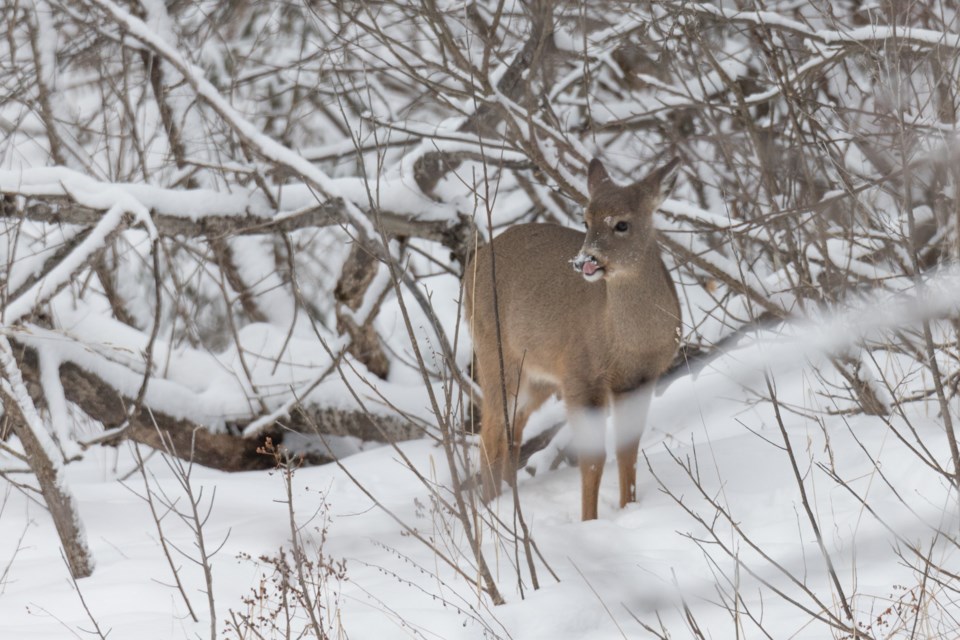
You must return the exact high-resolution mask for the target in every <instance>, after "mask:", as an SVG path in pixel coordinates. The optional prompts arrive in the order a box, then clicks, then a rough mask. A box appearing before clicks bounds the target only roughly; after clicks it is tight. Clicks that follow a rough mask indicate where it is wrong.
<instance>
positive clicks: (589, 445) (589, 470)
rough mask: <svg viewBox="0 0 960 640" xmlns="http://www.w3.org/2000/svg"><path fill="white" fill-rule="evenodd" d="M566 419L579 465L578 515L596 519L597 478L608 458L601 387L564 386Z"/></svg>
mask: <svg viewBox="0 0 960 640" xmlns="http://www.w3.org/2000/svg"><path fill="white" fill-rule="evenodd" d="M563 397H564V400H565V402H566V405H567V419H568V421H569V422H570V426H571V428H572V429H573V442H574V447H575V449H576V452H577V459H578V460H579V465H580V491H581V493H580V499H581V504H580V517H581V519H583V520H596V519H597V501H598V500H599V497H600V479H601V478H602V477H603V464H604V462H605V461H606V459H607V451H606V446H605V442H604V440H605V439H606V416H607V411H606V401H607V397H606V393H605V392H604V391H603V390H601V389H577V388H573V389H571V388H566V387H565V388H564V393H563Z"/></svg>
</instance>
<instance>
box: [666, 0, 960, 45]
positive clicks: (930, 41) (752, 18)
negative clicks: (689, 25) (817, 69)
mask: <svg viewBox="0 0 960 640" xmlns="http://www.w3.org/2000/svg"><path fill="white" fill-rule="evenodd" d="M682 6H683V9H684V10H686V11H695V12H698V13H705V14H709V15H711V16H714V17H717V18H723V19H724V20H729V21H731V22H743V23H746V24H750V25H755V26H765V27H771V28H774V29H781V30H784V31H790V32H792V33H795V34H797V35H800V36H803V37H804V38H809V39H810V40H813V41H816V42H822V43H824V44H868V43H874V42H886V41H889V40H896V41H897V42H900V43H903V44H907V45H912V46H921V47H925V48H926V47H948V48H951V49H960V34H958V33H952V32H949V31H936V30H933V29H921V28H916V27H907V26H890V25H877V24H870V25H865V26H862V27H855V28H852V29H848V30H843V31H841V30H833V29H816V28H813V27H811V26H809V25H807V24H804V23H803V22H799V21H797V20H793V19H792V18H788V17H786V16H784V15H782V14H779V13H776V12H774V11H735V10H730V9H724V8H723V7H720V6H717V5H714V4H708V3H705V2H690V3H683V5H682Z"/></svg>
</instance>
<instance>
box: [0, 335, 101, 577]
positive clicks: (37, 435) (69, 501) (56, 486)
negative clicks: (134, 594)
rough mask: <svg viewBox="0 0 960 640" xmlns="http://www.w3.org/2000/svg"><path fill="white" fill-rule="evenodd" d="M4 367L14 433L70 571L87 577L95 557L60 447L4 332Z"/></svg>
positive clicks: (0, 362) (0, 353)
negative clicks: (67, 480) (24, 379)
mask: <svg viewBox="0 0 960 640" xmlns="http://www.w3.org/2000/svg"><path fill="white" fill-rule="evenodd" d="M0 367H2V369H3V380H2V381H0V382H2V384H0V391H2V394H3V400H4V402H3V405H4V409H5V410H6V412H8V414H9V415H11V416H12V417H13V420H12V425H13V430H14V433H15V434H16V435H17V438H18V439H19V440H20V444H21V445H22V446H23V449H24V452H25V453H26V455H27V460H28V462H29V464H30V469H31V470H32V471H33V473H34V475H35V476H36V478H37V482H38V483H39V485H40V491H41V493H42V494H43V498H44V501H45V502H46V504H47V507H48V508H49V509H50V515H51V516H52V517H53V521H54V524H55V525H56V528H57V533H58V534H59V535H60V542H61V544H62V545H63V550H64V554H65V555H66V559H67V565H68V566H69V567H70V574H71V575H72V576H73V577H74V578H85V577H87V576H89V575H90V574H91V573H93V557H92V556H91V554H90V549H89V548H88V546H87V540H86V535H85V534H84V529H83V523H82V522H81V521H80V517H79V515H78V514H77V510H76V506H75V504H74V500H73V496H72V495H71V493H70V490H69V489H68V487H67V484H66V482H65V480H64V478H63V473H62V467H61V464H60V462H59V457H60V455H61V454H60V450H59V449H58V448H57V445H56V444H55V443H54V442H53V439H52V438H51V437H50V434H49V433H47V429H46V427H45V426H44V424H43V420H42V419H41V418H40V414H38V413H37V409H36V407H35V406H34V404H33V399H32V398H31V397H30V394H29V393H28V392H27V388H26V386H25V385H24V383H23V376H22V375H21V373H20V367H19V366H17V361H16V358H15V357H14V355H13V348H12V347H11V345H10V342H9V341H8V340H7V338H6V336H3V335H0Z"/></svg>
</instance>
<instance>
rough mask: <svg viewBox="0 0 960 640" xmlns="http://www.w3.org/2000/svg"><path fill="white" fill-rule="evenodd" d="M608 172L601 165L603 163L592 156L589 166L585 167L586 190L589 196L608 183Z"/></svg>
mask: <svg viewBox="0 0 960 640" xmlns="http://www.w3.org/2000/svg"><path fill="white" fill-rule="evenodd" d="M610 182H611V180H610V174H608V173H607V169H606V168H605V167H604V166H603V163H602V162H600V161H599V160H598V159H596V158H594V159H593V160H591V161H590V168H589V169H587V191H588V192H589V194H590V197H591V198H592V197H593V194H595V193H596V192H597V189H599V188H600V187H603V186H605V185H608V184H610Z"/></svg>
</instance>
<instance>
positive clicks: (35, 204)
mask: <svg viewBox="0 0 960 640" xmlns="http://www.w3.org/2000/svg"><path fill="white" fill-rule="evenodd" d="M336 182H337V184H338V185H339V188H340V189H341V191H343V192H344V193H346V194H347V195H348V196H349V197H350V198H353V199H360V200H363V199H366V197H367V196H366V191H365V189H364V187H363V184H362V181H361V180H360V179H358V178H352V177H348V178H338V179H337V180H336ZM379 186H380V190H379V193H378V194H377V196H378V198H379V199H380V200H381V201H382V202H383V203H384V205H385V208H382V209H379V210H378V211H377V220H378V223H379V224H381V225H382V226H383V229H384V231H385V232H386V233H387V234H388V235H391V236H406V237H416V238H423V239H425V240H432V241H435V242H440V243H442V244H444V245H446V246H448V247H449V248H451V249H453V250H455V251H457V250H460V248H461V247H462V245H463V244H464V242H466V237H467V235H468V232H467V229H465V228H464V227H463V224H462V223H460V222H457V221H456V212H455V211H454V210H453V209H452V208H451V207H445V206H439V205H438V204H437V203H435V202H433V201H429V202H427V201H426V199H425V198H424V197H423V196H422V194H419V195H417V194H414V193H413V192H412V188H411V187H409V186H408V185H406V184H405V181H404V179H403V178H402V176H399V175H398V176H387V177H385V178H384V179H383V180H381V181H380V183H379ZM0 193H2V194H3V195H6V196H15V197H17V198H19V199H20V200H21V203H22V204H21V205H20V206H18V207H0V216H5V217H9V218H16V219H20V218H24V219H27V220H34V221H37V222H46V223H51V224H63V223H66V224H72V225H96V224H98V223H99V222H101V221H102V219H103V216H104V212H105V211H107V210H109V208H110V207H111V206H113V205H114V204H118V203H120V204H122V205H123V206H124V207H129V208H131V209H135V210H139V211H140V212H141V213H144V212H145V211H149V212H150V214H151V215H150V216H149V223H148V224H149V226H148V229H149V228H152V229H155V230H156V234H158V235H161V236H168V237H170V236H181V237H191V238H198V237H221V236H228V235H253V234H263V233H274V232H280V233H285V232H292V231H296V230H298V229H306V228H320V227H328V226H334V225H342V224H345V223H347V222H348V219H347V217H346V214H345V211H346V207H347V205H346V204H345V201H344V200H343V199H342V198H332V199H327V200H325V201H323V202H317V198H316V194H315V193H314V192H313V191H311V190H310V189H309V188H308V187H307V186H306V185H303V184H299V185H298V184H293V185H286V186H285V187H284V188H283V189H282V190H280V191H279V192H278V193H277V194H276V195H277V200H278V201H279V205H280V209H279V210H277V209H275V208H273V207H271V206H270V203H269V202H268V200H267V198H266V197H264V196H263V194H262V193H260V192H259V191H256V190H251V189H247V188H245V187H239V186H234V187H232V188H231V191H230V192H221V191H217V190H213V189H168V188H163V187H158V186H154V185H149V184H140V183H119V182H105V181H100V180H96V179H94V178H91V177H90V176H87V175H85V174H83V173H80V172H78V171H74V170H72V169H68V168H66V167H32V168H25V169H20V170H16V171H13V170H4V169H0ZM140 220H141V221H146V220H147V218H145V217H140Z"/></svg>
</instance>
